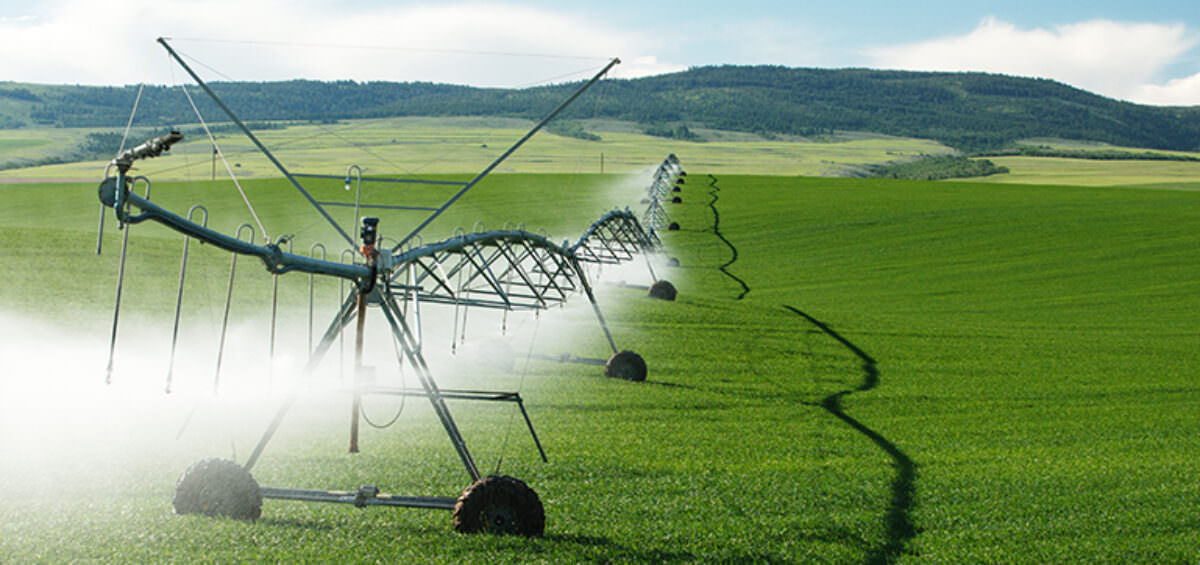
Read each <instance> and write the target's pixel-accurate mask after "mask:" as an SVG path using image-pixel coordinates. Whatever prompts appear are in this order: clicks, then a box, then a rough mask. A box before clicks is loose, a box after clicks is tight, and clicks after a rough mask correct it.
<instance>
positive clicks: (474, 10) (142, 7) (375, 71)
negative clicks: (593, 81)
mask: <svg viewBox="0 0 1200 565" xmlns="http://www.w3.org/2000/svg"><path fill="white" fill-rule="evenodd" d="M43 13H44V14H45V15H43V16H39V17H33V18H28V17H23V18H10V19H5V20H0V60H3V61H5V71H4V75H5V76H4V79H5V80H14V81H24V82H47V83H81V84H129V83H137V82H142V81H145V82H152V83H167V82H182V81H184V78H185V76H184V75H183V73H182V71H179V70H177V69H176V70H172V69H171V66H170V65H169V64H167V63H166V56H165V54H164V53H163V50H162V48H161V47H159V46H158V45H156V44H155V43H154V39H155V38H156V37H158V36H166V37H169V38H176V39H174V40H172V45H174V46H175V47H176V48H178V49H179V51H181V52H182V53H185V54H186V55H188V56H193V57H195V58H196V60H197V61H199V62H202V63H203V65H199V64H198V65H193V67H194V68H196V70H197V71H198V72H200V74H201V75H202V76H205V78H209V79H234V80H281V79H290V78H312V79H323V80H330V79H355V80H393V81H405V80H426V81H434V82H453V83H469V84H475V85H485V86H520V85H528V84H535V83H540V82H544V81H551V80H558V81H561V80H568V79H579V78H586V77H587V76H588V75H589V74H590V73H591V72H595V71H596V70H599V68H600V67H602V66H603V65H604V64H605V62H606V61H607V58H608V57H622V58H623V60H625V61H626V62H627V64H626V65H622V66H620V67H618V69H619V70H618V71H617V74H616V75H615V76H626V77H629V76H642V75H645V74H653V73H659V72H665V71H671V70H678V69H680V68H681V67H680V66H678V65H672V64H669V63H665V62H660V61H658V60H657V59H656V58H655V57H654V56H653V55H652V54H651V53H652V52H653V51H654V50H655V49H656V47H657V46H658V45H657V42H658V41H660V40H658V39H656V38H654V37H651V36H644V35H640V34H637V33H632V32H626V31H620V30H612V29H605V28H603V27H598V26H596V25H595V24H593V23H592V22H588V21H586V20H584V19H582V18H580V17H574V16H570V15H566V14H562V13H556V12H549V11H545V10H538V9H534V8H527V7H521V6H514V5H508V4H496V3H457V4H432V3H431V4H421V5H406V6H401V7H377V8H371V9H360V10H356V9H355V8H353V7H347V8H341V9H339V7H338V6H336V5H334V4H333V3H305V2H296V1H290V2H289V1H284V0H264V1H256V2H244V1H240V0H201V1H196V2H178V1H172V0H124V1H123V2H122V5H121V9H119V10H115V9H112V7H111V6H109V5H106V4H104V3H96V2H93V1H91V0H62V1H61V2H59V3H58V4H57V5H55V6H53V7H51V8H50V9H48V10H44V12H43ZM194 38H203V39H204V41H198V40H195V39H194ZM212 40H227V41H224V42H221V41H212ZM190 63H191V61H189V64H190ZM630 63H632V64H630ZM206 67H211V69H213V70H210V69H208V68H206ZM214 70H215V71H219V72H220V73H221V74H217V73H216V72H215V71H214ZM172 73H174V74H172Z"/></svg>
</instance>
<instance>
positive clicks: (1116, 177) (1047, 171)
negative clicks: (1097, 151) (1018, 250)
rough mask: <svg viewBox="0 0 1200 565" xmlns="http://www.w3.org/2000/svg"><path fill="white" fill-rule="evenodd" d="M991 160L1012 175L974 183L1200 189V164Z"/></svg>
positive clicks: (1070, 160) (1045, 158)
mask: <svg viewBox="0 0 1200 565" xmlns="http://www.w3.org/2000/svg"><path fill="white" fill-rule="evenodd" d="M1191 155H1195V154H1194V153H1193V154H1191ZM988 160H989V161H992V162H993V163H995V164H997V165H999V166H1003V167H1008V168H1009V170H1010V171H1011V172H1009V173H1007V174H1003V175H992V176H988V177H980V178H977V179H971V181H972V182H980V183H1010V184H1058V185H1073V186H1123V187H1140V188H1161V189H1173V190H1197V189H1200V162H1190V161H1102V160H1094V159H1065V158H1058V157H988Z"/></svg>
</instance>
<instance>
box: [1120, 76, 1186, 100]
mask: <svg viewBox="0 0 1200 565" xmlns="http://www.w3.org/2000/svg"><path fill="white" fill-rule="evenodd" d="M1130 99H1131V100H1133V101H1135V102H1142V103H1144V104H1158V105H1163V106H1196V105H1200V73H1196V74H1194V75H1192V76H1190V77H1185V78H1177V79H1172V80H1170V81H1167V83H1166V84H1163V85H1158V84H1144V85H1141V86H1140V87H1139V88H1138V89H1137V91H1136V92H1135V93H1134V95H1133V96H1132V97H1131V98H1130Z"/></svg>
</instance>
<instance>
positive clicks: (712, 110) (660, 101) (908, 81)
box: [0, 66, 1200, 152]
mask: <svg viewBox="0 0 1200 565" xmlns="http://www.w3.org/2000/svg"><path fill="white" fill-rule="evenodd" d="M212 86H213V89H214V91H216V92H217V94H218V95H219V96H221V97H222V99H223V100H225V102H226V103H227V104H228V105H229V106H230V107H231V108H234V109H235V111H237V112H238V114H239V116H240V117H241V118H242V119H243V120H255V121H276V120H337V119H353V118H380V117H391V116H504V117H520V118H529V119H536V118H539V117H541V116H544V115H545V114H546V113H548V112H549V111H550V110H551V109H552V108H553V107H554V106H555V105H557V104H558V103H559V102H560V101H561V100H562V99H563V98H564V97H565V96H566V95H567V94H568V93H569V92H571V91H573V90H574V89H575V88H577V87H578V83H573V84H559V85H551V86H541V87H533V88H525V89H519V90H510V89H496V88H474V87H467V86H458V85H448V84H434V83H426V82H408V83H395V82H355V81H331V82H326V81H309V80H295V81H282V82H238V83H214V84H213V85H212ZM137 88H138V87H137V86H124V87H86V86H58V87H50V88H45V89H39V92H40V93H41V94H34V93H33V92H31V91H30V90H28V89H26V88H24V87H23V86H22V85H18V84H14V83H0V95H3V96H5V97H7V98H8V99H9V100H10V102H15V103H21V104H26V105H27V107H28V119H24V118H22V117H19V116H17V117H14V116H13V115H8V114H3V113H0V126H3V127H8V128H12V127H28V126H57V127H117V126H122V125H124V123H125V122H126V121H127V120H128V118H129V112H130V108H131V107H132V104H133V100H134V97H135V96H136V93H137ZM600 89H603V94H602V96H603V99H599V98H598V97H600V96H601V93H600V92H599V91H600ZM585 96H586V98H591V101H590V103H589V102H588V101H587V100H586V98H585V99H584V100H581V101H580V102H577V103H576V104H574V105H573V106H572V107H571V108H569V109H568V110H567V112H566V113H565V115H564V117H565V118H568V119H575V120H579V119H587V118H609V119H618V120H626V121H632V122H637V123H640V124H642V125H643V127H644V129H645V130H646V131H651V132H653V133H654V134H656V135H665V134H667V133H668V132H669V133H670V136H671V137H674V138H677V139H678V138H684V139H686V138H687V135H686V134H685V132H687V131H689V130H687V129H681V127H682V128H687V127H689V126H690V127H708V128H715V129H726V130H734V131H744V132H753V133H760V134H764V135H768V136H769V135H778V134H784V135H799V136H812V135H821V134H825V133H827V132H835V131H868V132H877V133H884V134H889V135H897V136H905V137H918V138H925V139H933V140H937V141H940V142H942V143H944V144H946V145H949V146H952V147H955V148H957V149H959V150H962V151H964V152H981V151H989V150H993V151H994V150H997V149H1000V148H1004V147H1009V146H1011V145H1012V143H1013V142H1014V141H1015V140H1019V139H1025V138H1032V137H1057V138H1064V139H1077V140H1091V141H1100V142H1105V143H1110V144H1113V145H1119V146H1129V147H1144V148H1150V149H1161V150H1183V151H1194V150H1197V149H1200V107H1191V108H1178V107H1176V108H1170V107H1151V106H1142V105H1138V104H1133V103H1129V102H1122V101H1118V100H1113V99H1109V98H1105V97H1102V96H1099V95H1096V94H1092V93H1089V92H1086V91H1083V90H1080V89H1077V88H1073V87H1070V86H1067V85H1064V84H1061V83H1058V82H1054V81H1051V80H1046V79H1030V78H1020V77H1012V76H1005V75H995V74H986V73H935V72H909V71H879V70H868V69H841V70H827V69H804V68H788V67H778V66H708V67H695V68H692V69H689V70H687V71H683V72H678V73H671V74H666V75H659V76H653V77H645V78H638V79H613V80H608V81H606V82H605V83H603V84H602V85H600V86H598V87H597V88H593V89H592V91H590V92H589V93H588V94H587V95H585ZM192 97H193V98H194V99H195V100H196V102H197V104H198V106H199V109H200V111H201V113H202V114H203V115H204V116H205V118H206V119H208V120H212V121H225V120H227V118H226V117H225V116H224V115H223V113H222V112H221V111H220V110H219V109H218V108H217V107H216V106H215V105H214V104H213V103H212V102H211V101H209V100H208V99H207V97H205V96H202V95H198V93H196V94H193V95H192ZM597 101H599V103H597ZM194 122H196V117H195V115H194V114H193V111H192V109H191V107H190V105H189V104H188V103H187V101H186V99H185V98H184V95H183V93H182V92H180V91H179V88H178V87H165V86H147V87H146V88H145V91H144V92H143V94H142V99H141V102H140V103H139V111H138V123H142V124H154V125H155V127H158V126H162V127H169V126H170V125H176V124H185V123H194ZM576 133H578V132H576Z"/></svg>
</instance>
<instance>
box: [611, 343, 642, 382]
mask: <svg viewBox="0 0 1200 565" xmlns="http://www.w3.org/2000/svg"><path fill="white" fill-rule="evenodd" d="M604 376H606V377H610V378H614V379H625V380H627V381H634V382H642V381H644V380H646V360H645V359H642V356H641V355H638V354H637V353H634V352H632V351H628V350H625V351H619V352H617V353H616V354H614V355H613V356H612V357H609V358H608V362H606V363H605V364H604Z"/></svg>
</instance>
